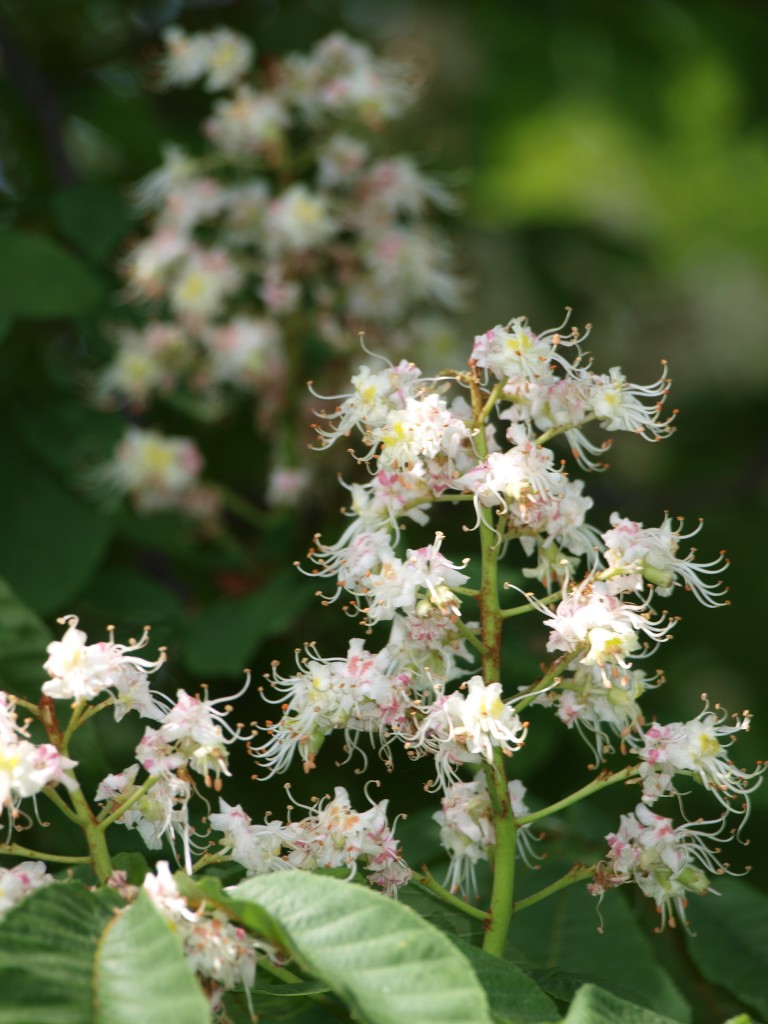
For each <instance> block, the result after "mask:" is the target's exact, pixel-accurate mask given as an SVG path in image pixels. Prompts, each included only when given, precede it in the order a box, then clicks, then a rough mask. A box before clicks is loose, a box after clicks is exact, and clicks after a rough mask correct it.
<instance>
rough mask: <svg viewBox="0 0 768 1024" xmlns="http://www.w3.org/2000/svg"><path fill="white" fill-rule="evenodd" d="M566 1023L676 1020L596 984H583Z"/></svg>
mask: <svg viewBox="0 0 768 1024" xmlns="http://www.w3.org/2000/svg"><path fill="white" fill-rule="evenodd" d="M563 1024H673V1021H672V1020H671V1019H670V1018H669V1017H662V1016H660V1014H658V1013H654V1012H653V1011H652V1010H646V1009H644V1008H643V1007H642V1006H636V1005H635V1004H634V1003H628V1002H626V1001H625V1000H624V999H619V997H618V996H615V995H613V993H612V992H606V991H605V990H604V989H602V988H598V987H597V985H583V986H582V987H581V988H580V989H579V991H578V992H577V993H576V997H575V998H574V1000H573V1002H572V1003H571V1005H570V1007H569V1009H568V1013H567V1015H566V1017H565V1020H564V1021H563Z"/></svg>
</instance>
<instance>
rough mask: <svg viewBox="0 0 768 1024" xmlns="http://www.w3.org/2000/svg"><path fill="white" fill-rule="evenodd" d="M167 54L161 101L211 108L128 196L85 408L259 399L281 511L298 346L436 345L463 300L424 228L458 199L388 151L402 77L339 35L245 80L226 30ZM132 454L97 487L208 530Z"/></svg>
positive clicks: (296, 478)
mask: <svg viewBox="0 0 768 1024" xmlns="http://www.w3.org/2000/svg"><path fill="white" fill-rule="evenodd" d="M164 43H165V53H164V55H163V57H162V60H161V63H160V69H159V71H160V81H161V84H162V85H163V86H164V87H166V88H186V87H189V86H192V85H195V84H196V83H201V84H202V85H203V88H204V89H205V90H206V91H207V92H210V93H215V94H216V99H215V100H214V101H213V104H212V109H211V110H210V112H209V114H208V116H207V117H206V118H205V119H204V121H203V122H202V124H201V136H202V145H201V147H200V152H199V154H198V155H192V154H191V153H189V152H186V151H184V150H183V149H181V148H180V147H179V146H177V145H174V144H169V145H168V146H167V147H166V149H165V152H164V156H163V162H162V164H161V166H160V167H159V168H157V169H156V170H155V171H153V172H152V173H151V174H149V175H148V176H147V177H146V178H145V179H144V181H143V182H142V183H141V184H140V186H139V187H138V189H137V192H136V199H137V205H138V207H139V209H140V210H141V211H143V212H144V213H145V214H146V215H147V218H148V219H147V231H146V233H145V234H144V235H143V237H141V238H139V239H138V240H137V241H136V242H135V243H134V244H133V245H132V247H131V248H130V249H129V251H128V252H127V253H126V255H125V257H124V260H123V266H122V270H123V275H124V278H125V282H126V283H125V298H126V300H127V301H128V302H130V303H131V305H132V306H133V307H134V315H133V317H132V320H131V323H130V324H125V325H122V326H113V328H112V334H113V340H114V354H113V356H112V358H111V361H110V362H109V364H108V365H107V366H105V367H104V369H103V370H102V371H101V373H100V375H99V378H98V381H97V383H96V394H97V398H98V400H99V401H100V403H102V404H103V405H106V406H113V405H119V406H122V407H124V408H128V409H129V410H133V411H136V412H142V411H143V410H145V409H146V408H147V407H148V406H150V405H151V403H152V402H153V401H154V400H155V399H157V398H159V397H163V396H165V397H166V398H169V397H171V396H173V397H176V396H178V394H179V393H182V394H183V395H184V396H185V399H186V400H187V406H186V407H187V409H189V408H193V409H194V410H195V412H196V414H197V415H199V416H201V417H203V418H205V419H216V418H217V417H219V416H220V415H222V414H223V413H224V412H225V411H226V410H228V409H229V408H231V406H232V402H233V401H236V400H238V398H242V397H243V396H245V397H247V398H248V399H255V402H256V409H257V418H258V422H259V424H260V425H261V428H262V429H264V430H265V431H267V432H269V434H270V440H271V441H272V461H273V465H274V470H273V477H274V478H275V479H274V481H270V482H269V483H268V484H267V488H266V499H267V501H271V502H272V503H274V504H276V505H281V504H288V503H291V502H293V503H295V502H296V501H297V500H298V499H299V497H300V495H301V493H302V488H301V486H299V484H303V485H304V486H306V482H307V473H306V470H304V471H303V472H302V471H301V467H300V456H299V452H300V451H301V449H303V448H304V447H305V445H301V444H297V443H296V434H297V433H299V434H300V432H301V426H302V425H303V424H302V423H301V411H300V410H299V409H298V407H297V405H296V401H297V399H296V397H295V396H296V395H297V394H298V393H300V392H303V385H304V383H305V379H306V375H307V370H306V362H307V360H306V355H307V352H308V350H309V348H311V349H312V352H313V357H312V361H313V365H315V366H317V365H318V360H319V363H320V365H322V364H323V362H326V363H328V362H330V361H331V359H333V360H334V361H335V362H338V361H339V359H340V356H343V354H345V353H347V352H349V351H350V350H357V337H358V334H359V333H360V332H365V333H366V335H367V336H368V337H369V338H370V339H371V340H372V341H373V342H374V343H375V342H376V341H377V340H378V339H382V338H386V344H387V347H388V348H389V349H392V348H395V349H397V348H398V346H399V347H400V348H401V349H402V348H404V347H405V346H407V345H409V344H411V343H412V342H413V340H414V338H419V339H420V340H421V342H422V343H429V342H430V341H431V340H432V339H433V338H435V337H437V336H438V335H442V336H446V335H448V336H449V335H450V327H449V325H448V322H447V320H444V319H441V318H440V317H439V316H437V317H436V315H435V314H436V310H438V309H441V308H442V309H453V308H455V306H456V305H457V303H458V301H459V299H460V296H461V292H462V289H461V286H460V284H459V282H458V280H457V278H456V277H455V276H454V274H453V272H452V269H451V263H452V253H451V247H450V245H449V244H448V242H447V240H446V238H445V237H444V236H443V234H442V233H441V232H440V231H439V230H438V229H437V228H436V227H435V226H434V225H433V224H431V223H430V222H429V216H430V214H431V213H432V211H433V210H435V209H441V210H451V209H453V208H454V206H455V201H454V198H453V196H452V195H451V194H450V193H449V192H448V191H447V190H446V189H445V188H444V187H443V186H442V185H441V184H439V183H438V182H437V181H435V180H433V179H432V178H430V177H428V176H426V175H425V174H424V173H422V171H421V170H420V168H419V166H418V165H417V163H416V161H415V160H414V159H413V158H412V157H411V156H409V155H404V154H397V155H392V154H391V153H387V152H386V150H385V140H384V138H383V133H382V130H383V129H384V128H385V127H386V126H387V124H388V122H391V121H393V120H395V119H397V118H399V117H401V116H402V115H403V114H404V113H405V112H406V111H407V110H408V108H409V107H410V106H411V105H412V104H413V102H414V99H415V96H416V89H415V87H414V83H413V75H412V73H411V72H410V71H409V69H408V68H406V67H405V66H403V65H399V64H396V63H393V62H390V61H387V60H383V59H380V58H378V57H376V56H375V55H374V54H373V53H372V52H371V51H370V49H368V47H366V46H364V45H363V44H361V43H359V42H356V41H353V40H352V39H350V38H348V37H347V36H345V35H343V34H341V33H334V34H332V35H330V36H327V37H326V38H324V39H321V40H320V41H319V42H318V43H316V44H315V45H314V46H313V47H312V49H311V50H310V51H309V52H308V53H307V54H297V53H294V54H289V55H288V56H286V57H284V58H282V59H281V58H277V57H273V56H272V55H270V57H269V60H265V61H264V62H263V66H262V67H259V68H258V69H254V66H253V65H254V47H253V45H252V44H251V42H250V41H249V40H248V39H246V38H244V37H242V36H240V35H239V34H237V33H235V32H233V31H231V30H229V29H225V28H219V29H214V30H211V31H209V32H200V33H193V34H186V33H185V32H184V31H183V30H182V29H181V28H179V27H171V28H169V29H167V30H166V32H165V33H164ZM289 407H290V408H289ZM297 412H298V420H299V427H298V431H297V424H296V422H295V421H296V415H297ZM290 421H293V422H290ZM134 439H135V438H134ZM131 454H135V455H136V460H138V462H140V459H139V457H138V453H134V452H133V451H127V449H126V446H125V445H124V446H123V447H122V448H121V450H120V452H119V453H118V454H117V456H116V462H117V464H118V468H117V470H116V471H115V472H114V473H113V474H112V482H113V483H114V484H116V485H117V487H118V489H119V490H121V491H122V492H123V493H125V494H127V495H129V496H130V497H131V499H132V500H133V501H134V503H135V505H136V506H137V508H138V509H139V510H141V511H150V510H154V509H157V508H168V507H179V508H181V510H182V511H183V512H185V513H187V514H191V515H198V516H206V515H210V514H211V512H212V511H213V509H212V507H211V505H210V503H206V502H201V503H198V502H195V501H194V500H192V501H186V500H185V499H186V494H185V492H184V491H183V490H180V489H179V488H177V487H176V486H173V487H167V486H165V485H164V484H163V483H160V484H157V483H156V481H155V480H154V479H153V478H152V475H151V474H146V473H142V472H140V471H132V467H133V462H130V466H128V465H127V463H128V462H129V461H130V460H129V459H128V456H129V455H131ZM136 460H134V461H136ZM139 469H141V466H139ZM297 470H298V471H299V472H298V475H297ZM286 473H290V474H293V475H291V476H290V481H291V486H290V487H288V488H286V487H284V486H282V484H283V482H284V481H285V480H286ZM175 499H178V500H175Z"/></svg>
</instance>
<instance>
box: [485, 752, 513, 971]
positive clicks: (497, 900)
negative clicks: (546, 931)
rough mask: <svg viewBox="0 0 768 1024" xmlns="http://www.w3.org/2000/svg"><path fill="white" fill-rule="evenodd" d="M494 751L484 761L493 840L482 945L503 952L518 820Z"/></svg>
mask: <svg viewBox="0 0 768 1024" xmlns="http://www.w3.org/2000/svg"><path fill="white" fill-rule="evenodd" d="M493 755H494V756H493V764H486V765H485V777H486V780H487V783H488V793H489V796H490V798H491V808H492V810H493V825H494V830H495V833H496V841H495V843H494V850H493V890H492V892H491V906H490V911H489V920H488V923H487V925H486V929H485V935H484V937H483V949H484V950H485V951H486V953H491V954H492V955H493V956H502V955H503V953H504V946H505V944H506V941H507V932H508V931H509V926H510V923H511V921H512V912H513V907H514V904H513V898H514V892H515V852H516V846H517V823H516V821H515V818H514V815H513V813H512V807H511V806H510V802H509V791H508V789H507V776H506V771H505V768H504V755H503V754H502V752H501V750H499V748H498V747H496V748H494V751H493Z"/></svg>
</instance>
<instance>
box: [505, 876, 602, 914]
mask: <svg viewBox="0 0 768 1024" xmlns="http://www.w3.org/2000/svg"><path fill="white" fill-rule="evenodd" d="M596 866H597V865H595V864H590V865H586V864H574V865H573V867H572V868H571V869H570V871H567V872H566V873H565V874H564V875H563V877H562V878H558V879H557V881H556V882H552V884H551V885H546V886H545V887H544V888H543V889H539V891H538V892H535V893H534V894H533V895H532V896H526V897H525V899H523V900H517V902H516V903H515V913H517V912H518V911H520V910H525V909H526V907H532V906H533V905H534V903H538V902H539V901H540V900H545V899H546V898H547V896H552V895H554V893H556V892H560V890H561V889H565V888H567V887H568V886H569V885H575V883H576V882H583V881H584V880H585V879H587V878H591V877H592V876H593V875H594V873H595V867H596Z"/></svg>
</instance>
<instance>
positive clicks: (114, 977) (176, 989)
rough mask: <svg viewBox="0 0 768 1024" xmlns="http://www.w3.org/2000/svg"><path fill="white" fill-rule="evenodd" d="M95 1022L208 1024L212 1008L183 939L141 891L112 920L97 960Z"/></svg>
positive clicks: (115, 1023)
mask: <svg viewBox="0 0 768 1024" xmlns="http://www.w3.org/2000/svg"><path fill="white" fill-rule="evenodd" d="M95 967H96V972H95V979H94V1001H95V1005H96V1007H97V1008H98V1010H97V1014H98V1016H97V1017H96V1022H101V1021H104V1022H105V1024H106V1021H109V1022H110V1024H136V1021H139V1020H140V1021H142V1022H143V1024H166V1022H167V1021H169V1020H174V1019H176V1020H183V1021H184V1022H185V1024H208V1021H209V1020H210V1012H209V1009H208V1004H207V1002H206V1000H205V997H204V996H203V994H202V992H201V991H200V986H199V984H198V983H197V981H196V980H195V977H194V974H193V972H192V969H191V968H190V966H189V964H188V963H187V961H186V959H185V957H184V954H183V952H182V948H181V943H180V942H179V940H178V939H177V938H176V936H175V935H174V933H173V932H172V931H171V929H170V928H169V927H168V923H167V921H165V920H164V919H163V918H162V917H161V916H160V914H159V913H158V911H157V910H156V909H155V907H154V905H153V903H152V901H151V900H150V898H149V897H148V896H147V895H146V894H145V893H139V896H138V899H137V900H136V902H135V903H134V904H132V905H131V906H130V907H127V908H126V909H125V910H123V911H122V912H121V913H120V914H119V915H116V916H115V917H113V918H112V921H111V922H110V924H109V926H108V927H107V929H106V930H105V934H104V935H103V938H102V941H101V943H100V944H99V955H98V959H97V962H96V964H95Z"/></svg>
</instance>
